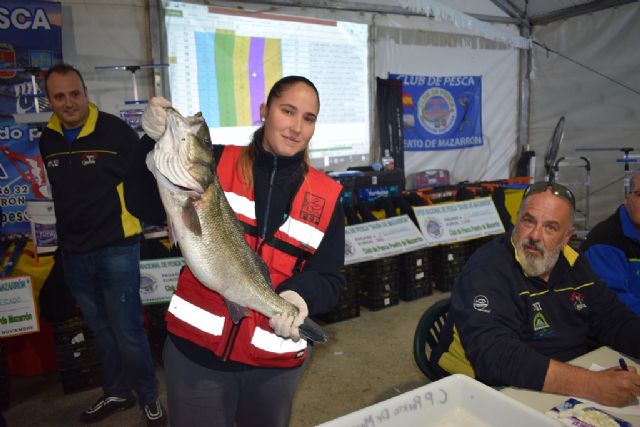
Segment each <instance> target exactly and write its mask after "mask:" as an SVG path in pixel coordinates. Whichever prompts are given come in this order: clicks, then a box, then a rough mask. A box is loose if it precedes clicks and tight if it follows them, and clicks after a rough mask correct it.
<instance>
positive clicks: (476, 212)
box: [413, 197, 504, 246]
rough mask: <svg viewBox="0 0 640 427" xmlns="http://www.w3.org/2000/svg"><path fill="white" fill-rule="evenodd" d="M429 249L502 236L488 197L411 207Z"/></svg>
mask: <svg viewBox="0 0 640 427" xmlns="http://www.w3.org/2000/svg"><path fill="white" fill-rule="evenodd" d="M413 210H414V212H415V214H416V218H417V219H418V224H419V225H420V229H421V231H422V234H423V235H424V238H425V239H426V241H427V243H428V245H429V246H435V245H442V244H447V243H454V242H462V241H465V240H471V239H477V238H479V237H484V236H491V235H494V234H502V233H504V227H503V225H502V221H500V216H499V215H498V211H497V210H496V207H495V205H494V204H493V200H492V199H491V197H483V198H479V199H473V200H466V201H464V202H455V203H443V204H438V205H432V206H416V207H414V208H413Z"/></svg>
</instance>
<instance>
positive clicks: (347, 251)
mask: <svg viewBox="0 0 640 427" xmlns="http://www.w3.org/2000/svg"><path fill="white" fill-rule="evenodd" d="M355 254H356V248H355V246H354V245H353V243H352V242H351V241H350V240H348V239H344V256H345V258H350V257H352V256H354V255H355Z"/></svg>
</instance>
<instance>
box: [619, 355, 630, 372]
mask: <svg viewBox="0 0 640 427" xmlns="http://www.w3.org/2000/svg"><path fill="white" fill-rule="evenodd" d="M618 362H619V363H620V367H621V368H622V369H623V370H625V371H628V369H627V362H625V361H624V359H623V358H622V357H621V358H620V360H618Z"/></svg>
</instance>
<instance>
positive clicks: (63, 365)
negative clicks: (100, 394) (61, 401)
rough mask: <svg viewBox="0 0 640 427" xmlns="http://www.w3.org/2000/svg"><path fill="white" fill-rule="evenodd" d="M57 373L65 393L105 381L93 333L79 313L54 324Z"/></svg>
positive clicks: (94, 385)
mask: <svg viewBox="0 0 640 427" xmlns="http://www.w3.org/2000/svg"><path fill="white" fill-rule="evenodd" d="M53 337H54V342H55V347H56V360H57V362H58V372H59V374H60V381H61V382H62V391H63V392H64V393H65V394H69V393H74V392H77V391H82V390H86V389H89V388H93V387H97V386H99V385H101V384H102V362H101V361H100V358H99V355H98V350H97V348H96V345H95V342H94V339H93V334H92V333H91V331H90V330H89V329H88V328H87V327H86V325H85V324H84V321H83V319H82V317H80V316H76V317H72V318H71V319H69V320H65V321H64V322H56V323H54V324H53Z"/></svg>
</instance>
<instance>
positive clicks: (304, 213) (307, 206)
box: [300, 192, 325, 225]
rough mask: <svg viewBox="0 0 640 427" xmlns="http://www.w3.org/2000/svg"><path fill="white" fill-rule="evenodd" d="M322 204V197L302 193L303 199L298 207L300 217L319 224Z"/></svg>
mask: <svg viewBox="0 0 640 427" xmlns="http://www.w3.org/2000/svg"><path fill="white" fill-rule="evenodd" d="M324 204H325V199H324V198H323V197H320V196H316V195H315V194H311V193H309V192H306V193H304V200H303V201H302V208H301V209H300V218H302V219H303V220H305V221H307V222H309V223H311V224H315V225H318V224H320V217H321V216H322V211H323V210H324Z"/></svg>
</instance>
